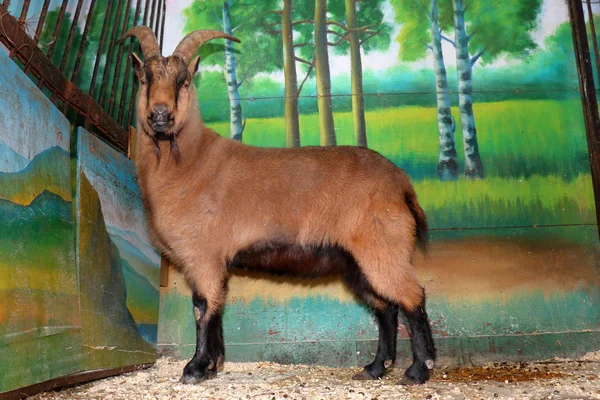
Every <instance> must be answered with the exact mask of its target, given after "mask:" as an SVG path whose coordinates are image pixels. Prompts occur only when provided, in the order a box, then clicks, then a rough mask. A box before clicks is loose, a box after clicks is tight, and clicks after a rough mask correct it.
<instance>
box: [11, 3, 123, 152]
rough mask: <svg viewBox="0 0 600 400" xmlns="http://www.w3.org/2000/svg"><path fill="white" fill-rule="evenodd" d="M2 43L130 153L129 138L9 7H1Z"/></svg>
mask: <svg viewBox="0 0 600 400" xmlns="http://www.w3.org/2000/svg"><path fill="white" fill-rule="evenodd" d="M0 42H2V43H3V44H4V45H5V46H6V47H7V48H8V49H9V51H10V57H11V58H15V57H16V58H17V59H18V60H19V61H20V62H22V63H23V64H24V65H25V70H26V71H30V72H31V73H33V75H34V76H35V77H37V78H38V79H41V80H43V81H44V86H45V87H47V88H48V89H50V90H51V91H52V93H53V94H55V95H56V96H57V97H58V98H59V99H60V100H62V101H64V102H65V103H67V104H68V105H69V107H70V108H71V109H73V110H75V111H76V112H77V113H78V114H80V115H82V116H84V117H85V118H86V119H87V121H88V122H89V124H91V125H92V126H93V127H94V128H95V129H96V130H97V132H95V133H96V134H97V135H98V136H99V137H101V138H102V139H103V140H105V141H106V142H108V143H110V144H111V145H113V146H114V147H116V148H117V149H118V150H120V151H121V152H124V153H127V144H128V137H127V131H125V130H124V129H123V128H122V127H121V126H120V125H119V124H117V122H115V121H114V120H113V119H112V118H111V117H110V116H109V115H108V114H107V113H106V112H105V111H104V110H103V109H102V108H101V107H100V106H99V105H98V104H97V103H96V102H95V101H94V99H93V98H92V97H90V96H89V95H87V94H86V93H84V92H83V91H82V90H81V89H79V88H78V87H77V86H76V85H75V84H73V83H72V82H71V81H69V80H68V79H67V78H65V76H64V75H63V74H62V72H61V71H60V70H59V69H58V68H57V67H56V66H54V65H53V64H52V62H51V61H50V59H48V58H47V57H46V55H45V54H44V53H43V52H42V50H40V49H39V48H38V47H37V45H36V43H35V42H34V41H33V39H31V38H30V37H29V36H28V35H27V33H26V32H25V30H24V29H23V27H22V24H21V23H20V22H19V20H17V19H16V18H15V17H13V16H12V15H10V14H9V12H8V10H7V9H6V7H4V6H2V5H0Z"/></svg>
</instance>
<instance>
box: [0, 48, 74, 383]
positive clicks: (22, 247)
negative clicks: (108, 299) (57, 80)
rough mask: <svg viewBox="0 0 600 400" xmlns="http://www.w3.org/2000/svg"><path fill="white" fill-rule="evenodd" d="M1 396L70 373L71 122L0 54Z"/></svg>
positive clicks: (72, 231)
mask: <svg viewBox="0 0 600 400" xmlns="http://www.w3.org/2000/svg"><path fill="white" fill-rule="evenodd" d="M0 71H2V73H1V74H0V221H2V222H1V223H0V359H1V360H2V362H0V377H2V378H1V379H0V392H4V391H9V390H12V389H16V388H18V387H21V386H26V385H29V384H34V383H37V382H41V381H44V380H48V379H51V378H55V377H57V376H61V375H67V374H70V373H73V372H77V371H78V370H79V367H80V365H81V353H80V349H81V337H80V326H81V316H80V310H79V289H78V280H77V278H78V277H77V266H76V263H75V230H74V226H73V214H72V204H73V203H72V194H71V169H70V168H71V167H70V144H69V132H70V124H69V122H68V121H67V119H66V118H65V117H64V116H63V115H62V114H61V113H60V112H59V111H58V110H57V109H56V108H55V107H54V106H53V105H52V103H51V102H50V101H49V100H47V99H46V98H45V97H44V95H43V94H42V93H41V92H40V91H39V90H38V89H37V88H36V87H35V85H34V84H33V83H32V82H31V81H30V80H29V79H28V78H27V76H25V74H23V73H22V72H21V70H20V69H19V68H18V67H17V66H16V65H15V64H14V62H13V61H12V60H10V59H9V58H8V56H7V55H6V54H5V53H3V52H2V51H0Z"/></svg>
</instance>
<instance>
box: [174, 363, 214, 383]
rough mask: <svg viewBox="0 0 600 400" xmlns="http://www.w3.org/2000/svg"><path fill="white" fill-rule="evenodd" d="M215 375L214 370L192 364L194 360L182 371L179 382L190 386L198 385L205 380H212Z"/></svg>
mask: <svg viewBox="0 0 600 400" xmlns="http://www.w3.org/2000/svg"><path fill="white" fill-rule="evenodd" d="M216 375H217V371H216V369H214V368H209V367H208V365H207V366H202V365H201V364H200V365H199V364H196V363H194V360H192V361H190V362H189V363H188V364H187V365H186V366H185V368H184V369H183V375H182V376H181V378H180V379H179V382H181V383H183V384H186V385H192V384H197V383H200V382H202V381H204V380H206V379H210V378H214V377H215V376H216Z"/></svg>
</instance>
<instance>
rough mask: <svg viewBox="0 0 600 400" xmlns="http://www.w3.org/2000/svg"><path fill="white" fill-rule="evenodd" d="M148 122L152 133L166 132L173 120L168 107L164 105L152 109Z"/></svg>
mask: <svg viewBox="0 0 600 400" xmlns="http://www.w3.org/2000/svg"><path fill="white" fill-rule="evenodd" d="M148 122H149V123H150V126H151V127H152V130H153V131H154V132H163V133H164V132H166V131H167V130H168V129H169V128H170V127H171V125H172V124H173V118H171V112H170V111H169V107H168V106H166V105H164V104H158V105H155V106H154V107H152V112H151V113H150V116H149V117H148Z"/></svg>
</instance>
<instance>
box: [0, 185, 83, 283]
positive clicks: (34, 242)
mask: <svg viewBox="0 0 600 400" xmlns="http://www.w3.org/2000/svg"><path fill="white" fill-rule="evenodd" d="M0 221H1V222H0V254H1V255H2V256H1V257H0V267H2V266H5V267H9V268H11V269H13V270H14V271H15V272H14V274H16V273H17V272H19V273H21V272H22V273H25V272H27V271H29V272H30V273H31V274H32V279H33V278H35V279H34V281H29V283H28V281H27V280H23V281H19V282H14V285H15V287H16V286H18V285H23V284H30V285H34V283H36V282H37V284H39V285H41V286H40V287H39V288H46V287H47V286H48V285H49V284H50V283H51V282H50V281H49V280H48V279H43V278H41V276H40V277H37V276H38V275H40V274H41V271H45V272H44V273H60V274H61V276H63V275H64V274H67V272H68V271H70V269H72V270H73V271H74V270H75V267H74V266H73V265H74V263H75V262H74V245H73V243H74V230H73V215H72V208H71V203H70V202H68V201H65V200H63V199H62V198H61V197H59V196H57V195H56V194H54V193H51V192H49V191H47V190H44V191H43V192H42V193H41V194H40V195H39V196H38V197H36V198H35V199H34V200H33V201H32V202H31V204H29V205H28V206H23V205H20V204H15V203H13V202H11V201H9V200H5V199H0ZM36 271H37V274H36V273H35V272H36ZM14 274H12V275H14ZM12 275H11V276H12ZM61 290H62V289H61Z"/></svg>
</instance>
